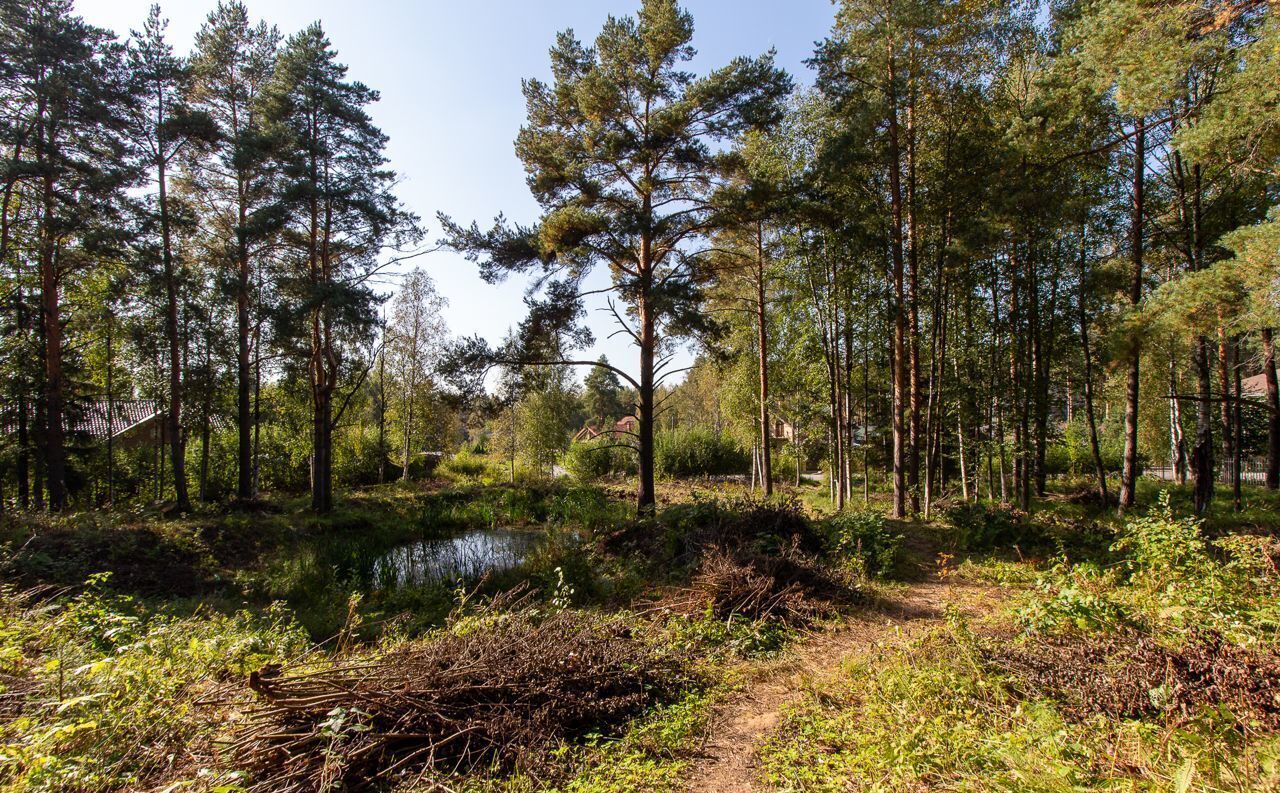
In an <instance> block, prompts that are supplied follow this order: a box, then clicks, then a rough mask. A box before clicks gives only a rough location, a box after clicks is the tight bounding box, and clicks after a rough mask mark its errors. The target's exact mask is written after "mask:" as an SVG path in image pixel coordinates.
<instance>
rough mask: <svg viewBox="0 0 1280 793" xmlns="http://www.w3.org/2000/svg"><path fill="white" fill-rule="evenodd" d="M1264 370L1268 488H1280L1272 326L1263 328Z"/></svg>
mask: <svg viewBox="0 0 1280 793" xmlns="http://www.w3.org/2000/svg"><path fill="white" fill-rule="evenodd" d="M1262 370H1263V372H1262V373H1263V375H1264V378H1265V379H1266V383H1267V405H1268V406H1270V408H1271V415H1270V416H1269V417H1268V419H1267V476H1266V486H1267V489H1268V490H1276V489H1278V488H1280V384H1277V382H1276V346H1275V341H1274V340H1273V338H1272V330H1271V328H1263V329H1262Z"/></svg>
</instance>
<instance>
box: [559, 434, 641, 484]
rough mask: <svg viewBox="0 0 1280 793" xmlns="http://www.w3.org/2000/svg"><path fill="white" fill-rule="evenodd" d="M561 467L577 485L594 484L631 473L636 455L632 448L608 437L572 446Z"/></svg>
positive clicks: (634, 465) (633, 470)
mask: <svg viewBox="0 0 1280 793" xmlns="http://www.w3.org/2000/svg"><path fill="white" fill-rule="evenodd" d="M563 463H564V467H565V470H566V471H568V472H569V475H570V476H572V477H573V478H574V479H577V480H578V481H580V482H594V481H596V480H598V479H603V478H605V477H608V476H618V475H622V474H633V473H635V471H636V452H635V449H634V448H632V447H631V446H628V445H626V444H623V443H621V442H620V441H617V440H615V439H613V438H610V437H608V436H600V437H598V438H594V439H592V440H589V441H580V442H578V443H575V444H573V445H571V446H570V447H569V449H568V451H566V452H565V455H564V460H563Z"/></svg>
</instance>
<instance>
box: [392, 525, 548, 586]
mask: <svg viewBox="0 0 1280 793" xmlns="http://www.w3.org/2000/svg"><path fill="white" fill-rule="evenodd" d="M541 538H542V534H541V533H539V532H531V531H518V530H515V529H472V530H470V531H467V532H464V533H462V534H458V535H455V536H453V537H444V538H439V539H431V540H419V541H417V542H412V543H409V544H407V545H401V546H399V547H397V548H393V549H392V550H391V551H389V552H388V553H386V554H385V555H383V556H382V557H381V558H379V559H377V560H376V561H375V562H374V564H373V570H372V573H373V576H372V577H373V584H374V586H375V587H377V588H378V589H395V588H398V587H409V586H420V585H422V584H426V583H430V582H433V581H453V580H457V579H464V580H474V579H476V578H479V577H480V576H482V575H484V574H485V573H488V572H491V571H502V570H509V569H511V568H513V567H515V566H516V565H518V564H519V563H520V562H521V561H523V560H524V558H525V556H526V555H527V554H528V553H529V552H530V551H532V550H533V549H534V547H535V546H537V544H538V542H539V541H540V540H541Z"/></svg>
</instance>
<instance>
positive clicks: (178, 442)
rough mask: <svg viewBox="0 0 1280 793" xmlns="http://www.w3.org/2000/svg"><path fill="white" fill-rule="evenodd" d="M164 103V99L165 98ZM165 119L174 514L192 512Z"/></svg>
mask: <svg viewBox="0 0 1280 793" xmlns="http://www.w3.org/2000/svg"><path fill="white" fill-rule="evenodd" d="M161 101H162V102H163V98H161ZM163 126H164V124H163V120H162V119H161V120H159V121H158V122H157V124H156V130H157V132H156V134H157V140H158V143H157V148H158V150H159V152H160V153H159V154H158V155H157V157H156V182H157V184H158V186H159V193H160V195H159V200H160V246H161V257H162V259H163V263H164V289H165V317H164V332H165V336H166V337H167V339H166V340H167V341H168V343H169V411H168V413H166V414H165V426H166V429H167V431H168V434H169V455H170V457H171V462H172V467H173V494H174V511H175V512H178V513H184V512H190V511H191V497H190V495H189V494H188V493H187V464H186V459H185V457H186V444H185V443H184V442H183V438H182V355H181V351H182V339H181V338H180V334H179V333H178V275H177V272H176V268H175V267H174V263H173V240H172V236H171V233H170V229H169V194H168V185H167V178H166V174H165V161H164V138H163V137H162V133H161V130H162V128H163Z"/></svg>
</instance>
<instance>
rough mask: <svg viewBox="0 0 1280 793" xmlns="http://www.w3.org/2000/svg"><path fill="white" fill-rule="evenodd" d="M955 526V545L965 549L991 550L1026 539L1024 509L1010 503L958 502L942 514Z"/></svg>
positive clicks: (952, 526) (950, 524)
mask: <svg viewBox="0 0 1280 793" xmlns="http://www.w3.org/2000/svg"><path fill="white" fill-rule="evenodd" d="M943 517H944V520H945V521H946V523H947V525H949V526H950V527H951V528H952V529H954V530H955V536H954V542H955V547H956V548H957V549H959V550H963V551H991V550H995V549H996V548H1007V547H1009V546H1012V545H1017V544H1019V543H1022V542H1025V541H1026V539H1028V537H1027V527H1026V523H1025V521H1024V518H1025V516H1024V515H1023V513H1021V512H1019V511H1017V510H1013V509H1010V508H1008V507H1002V506H993V505H988V504H983V503H981V502H975V503H972V504H957V505H956V506H954V507H951V508H949V509H948V510H947V511H946V512H945V513H944V515H943Z"/></svg>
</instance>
